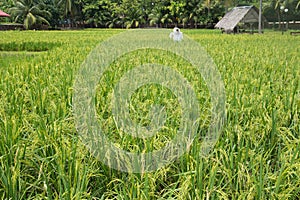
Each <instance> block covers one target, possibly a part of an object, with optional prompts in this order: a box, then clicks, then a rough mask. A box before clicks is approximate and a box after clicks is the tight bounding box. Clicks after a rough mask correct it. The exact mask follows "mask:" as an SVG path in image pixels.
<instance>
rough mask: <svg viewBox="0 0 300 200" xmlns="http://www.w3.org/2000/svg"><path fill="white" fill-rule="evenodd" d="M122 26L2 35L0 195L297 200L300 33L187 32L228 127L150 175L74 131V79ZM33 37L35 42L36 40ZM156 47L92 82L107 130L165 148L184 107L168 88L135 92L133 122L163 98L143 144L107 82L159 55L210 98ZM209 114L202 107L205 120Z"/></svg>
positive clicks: (135, 143)
mask: <svg viewBox="0 0 300 200" xmlns="http://www.w3.org/2000/svg"><path fill="white" fill-rule="evenodd" d="M120 31H122V30H81V31H49V32H48V31H42V32H39V31H22V32H18V31H16V32H12V31H8V32H2V33H1V35H2V37H1V38H0V49H1V51H0V58H1V59H0V132H1V134H0V141H1V142H0V198H1V199H297V198H298V196H299V195H300V189H299V188H300V156H299V150H300V138H299V133H300V121H299V119H300V81H299V80H300V62H299V61H300V60H299V55H300V48H299V46H300V38H299V37H293V36H290V35H289V34H285V35H281V33H280V32H271V31H270V32H269V31H268V32H266V33H265V34H263V35H256V34H255V35H222V34H220V33H219V32H218V31H204V30H183V32H184V34H186V35H188V36H189V37H191V38H193V39H194V40H196V41H197V42H199V43H200V44H201V45H202V46H203V47H204V48H205V49H206V50H207V52H208V53H209V54H210V55H211V57H212V58H213V60H214V61H215V63H216V65H217V66H218V69H219V71H220V73H221V75H222V77H223V80H224V83H225V87H226V98H227V102H226V109H227V122H226V125H225V127H224V129H223V133H222V135H221V137H220V138H219V140H218V142H217V144H216V146H215V148H214V149H213V151H212V152H211V154H210V155H209V156H207V157H201V156H200V154H199V151H200V149H201V143H200V142H198V141H195V142H194V143H193V145H192V148H191V149H190V152H188V153H186V154H184V155H183V156H182V157H180V159H178V160H177V161H175V162H174V163H172V164H170V165H167V166H166V167H164V168H162V169H160V170H158V171H155V172H152V173H144V174H130V173H124V172H119V171H115V170H112V169H110V168H108V167H107V166H105V165H103V164H102V163H101V162H99V161H98V160H97V159H95V158H94V157H93V156H92V155H91V154H90V153H89V151H88V150H87V149H86V148H85V146H84V145H83V144H82V142H81V140H80V139H79V138H78V133H77V132H76V129H75V125H74V117H73V112H72V95H73V82H74V76H75V74H76V72H77V70H78V69H79V67H80V65H81V63H82V62H83V61H84V59H85V58H86V56H87V55H88V53H89V52H90V51H91V50H92V49H93V48H94V47H95V46H96V45H97V44H98V43H99V42H101V41H103V40H105V39H106V38H109V37H110V36H112V35H114V34H117V33H119V32H120ZM49 44H50V46H51V47H50V48H49ZM32 45H33V46H34V47H35V48H33V49H29V48H31V46H32ZM15 47H17V48H15ZM12 50H13V51H12ZM15 50H18V52H15ZM36 51H38V52H36ZM160 53H161V52H158V51H155V50H153V51H146V52H142V51H141V52H132V54H130V55H125V56H124V57H122V58H120V59H119V60H117V61H116V62H114V63H113V64H112V65H111V66H110V71H109V72H107V73H106V75H105V77H103V79H101V80H100V82H99V87H98V88H97V98H96V105H97V114H98V117H99V119H104V120H105V121H104V123H103V124H102V125H103V127H104V128H105V129H106V130H107V132H108V135H109V136H110V138H111V139H112V140H114V142H115V143H117V144H119V145H120V146H121V147H122V148H124V149H127V150H129V151H143V150H147V148H150V149H152V148H160V147H161V146H163V145H164V142H165V141H166V140H165V139H166V138H167V139H168V137H171V136H170V135H172V134H174V132H173V130H172V128H174V127H176V123H177V122H176V119H177V118H176V116H179V114H180V106H177V104H176V100H174V95H172V94H171V93H170V91H168V90H166V89H164V88H161V87H159V86H156V85H149V86H147V87H145V88H141V89H140V90H139V91H137V92H136V93H135V96H134V98H133V103H134V107H133V108H132V109H134V110H135V111H136V113H135V114H136V115H133V119H134V120H136V121H139V122H142V123H144V124H145V125H147V124H148V123H149V121H147V113H148V112H147V110H148V108H149V105H150V104H151V103H152V102H157V103H159V104H163V105H165V106H167V108H168V111H167V112H169V115H171V116H172V117H170V118H169V119H168V120H169V121H168V122H167V124H168V125H170V127H166V130H167V131H165V132H162V133H160V134H159V135H158V137H157V138H152V139H151V140H148V141H147V142H148V143H146V145H145V144H144V141H143V140H137V139H135V138H132V137H130V136H126V135H121V133H119V132H118V131H117V130H116V128H115V126H114V124H113V121H112V116H111V114H110V112H109V110H110V107H109V103H108V102H110V99H111V87H112V85H113V84H115V83H116V82H117V81H118V79H119V77H120V76H121V75H122V74H124V73H125V71H126V70H128V69H129V68H130V67H131V66H134V65H135V64H136V63H140V62H146V61H147V62H148V61H152V60H156V61H157V60H158V62H160V63H161V64H166V65H167V64H168V65H170V66H172V67H174V68H175V69H177V70H178V71H180V72H181V73H182V74H184V75H185V77H187V78H188V79H189V81H190V82H191V83H192V85H193V87H194V88H195V90H196V91H198V92H197V95H198V96H197V97H198V99H199V102H200V104H201V105H199V106H203V109H204V108H205V107H206V106H207V107H209V106H208V105H209V102H207V101H206V99H207V98H209V93H208V92H207V89H206V88H205V84H204V83H203V81H201V80H197V79H196V77H197V76H196V75H195V74H194V73H193V71H192V70H191V68H190V67H189V64H188V63H186V62H185V61H184V60H178V59H177V60H176V62H174V60H175V59H174V55H169V54H160ZM181 66H186V68H182V67H181ZM150 93H151V94H150ZM157 94H159V95H157ZM169 98H170V99H169ZM208 111H209V110H208ZM133 113H134V112H133ZM208 115H209V113H208V112H207V111H205V109H204V112H203V113H202V115H201V117H202V118H201V119H202V120H203V121H204V120H205V119H206V118H207V116H208ZM206 126H207V125H206V124H203V127H202V130H205V127H206ZM147 144H148V145H150V146H147ZM148 150H149V149H148Z"/></svg>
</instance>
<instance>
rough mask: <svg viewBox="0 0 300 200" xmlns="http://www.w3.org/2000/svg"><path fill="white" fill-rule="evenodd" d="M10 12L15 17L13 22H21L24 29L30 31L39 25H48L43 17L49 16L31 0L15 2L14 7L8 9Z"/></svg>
mask: <svg viewBox="0 0 300 200" xmlns="http://www.w3.org/2000/svg"><path fill="white" fill-rule="evenodd" d="M10 12H11V13H12V16H14V17H15V21H18V20H20V19H22V20H23V24H24V27H25V28H26V29H30V28H32V27H33V26H34V25H36V24H41V23H45V24H48V25H49V22H48V21H47V20H46V19H45V17H46V16H50V15H51V14H50V13H49V12H48V11H46V10H43V9H41V4H39V3H35V2H34V1H33V0H15V1H14V7H12V8H11V9H10Z"/></svg>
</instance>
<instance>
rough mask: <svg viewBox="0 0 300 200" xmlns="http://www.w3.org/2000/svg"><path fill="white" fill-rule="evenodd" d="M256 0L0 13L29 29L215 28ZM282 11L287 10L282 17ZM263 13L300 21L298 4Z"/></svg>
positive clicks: (287, 2) (143, 2)
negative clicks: (227, 15) (43, 26)
mask: <svg viewBox="0 0 300 200" xmlns="http://www.w3.org/2000/svg"><path fill="white" fill-rule="evenodd" d="M258 3H259V2H258V1H254V0H177V1H175V0H2V1H1V2H0V9H1V10H3V11H5V12H8V13H9V14H11V15H12V19H11V20H12V21H16V22H19V23H23V24H24V25H25V27H26V28H34V27H37V26H39V25H41V24H48V25H50V26H51V27H53V28H55V27H61V26H70V27H74V26H83V25H85V26H89V27H110V28H112V27H119V28H135V27H148V26H156V27H168V26H174V25H179V26H183V27H190V28H197V27H199V26H201V27H212V25H213V24H214V23H216V22H217V21H218V20H219V19H220V18H221V17H222V16H223V15H224V14H225V12H226V11H228V10H229V9H231V8H232V7H235V6H240V5H256V6H257V7H258ZM282 7H285V8H287V9H288V12H287V13H283V11H282V9H281V8H282ZM263 13H264V15H265V16H266V17H267V19H268V20H269V21H280V20H281V18H282V17H283V15H285V19H286V20H300V1H299V0H268V1H264V2H263Z"/></svg>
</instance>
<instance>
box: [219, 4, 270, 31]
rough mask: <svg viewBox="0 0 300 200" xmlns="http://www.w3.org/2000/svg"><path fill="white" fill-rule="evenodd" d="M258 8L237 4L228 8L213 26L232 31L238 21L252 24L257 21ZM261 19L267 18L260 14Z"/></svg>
mask: <svg viewBox="0 0 300 200" xmlns="http://www.w3.org/2000/svg"><path fill="white" fill-rule="evenodd" d="M258 19H259V10H258V9H257V8H256V7H255V6H239V7H235V8H233V9H232V10H230V11H229V12H228V13H226V14H225V16H224V17H223V18H222V19H221V20H220V21H219V22H218V23H217V24H216V25H215V28H219V29H223V30H225V31H226V32H227V31H234V30H235V29H236V27H237V25H238V24H239V23H244V24H246V23H249V24H251V25H253V24H254V23H258ZM262 21H263V22H266V21H267V20H266V19H265V18H264V17H263V16H262Z"/></svg>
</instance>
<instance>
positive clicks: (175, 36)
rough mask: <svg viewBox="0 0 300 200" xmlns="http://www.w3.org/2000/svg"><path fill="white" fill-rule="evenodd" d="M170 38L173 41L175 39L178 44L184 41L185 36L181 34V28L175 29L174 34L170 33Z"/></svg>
mask: <svg viewBox="0 0 300 200" xmlns="http://www.w3.org/2000/svg"><path fill="white" fill-rule="evenodd" d="M169 37H170V38H171V39H173V40H174V41H177V42H178V41H181V40H182V39H183V34H182V32H180V29H179V28H177V27H175V28H174V29H173V32H171V33H170V35H169Z"/></svg>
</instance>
